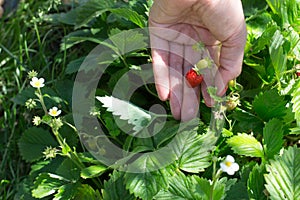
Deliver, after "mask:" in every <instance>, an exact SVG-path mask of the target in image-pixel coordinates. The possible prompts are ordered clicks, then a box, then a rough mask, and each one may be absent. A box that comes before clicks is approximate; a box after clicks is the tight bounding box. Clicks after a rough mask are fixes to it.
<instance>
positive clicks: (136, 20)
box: [110, 8, 146, 28]
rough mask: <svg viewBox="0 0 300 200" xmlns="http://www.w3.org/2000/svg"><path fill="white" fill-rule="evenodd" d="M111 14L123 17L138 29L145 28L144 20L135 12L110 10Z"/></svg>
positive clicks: (119, 9)
mask: <svg viewBox="0 0 300 200" xmlns="http://www.w3.org/2000/svg"><path fill="white" fill-rule="evenodd" d="M110 11H111V12H112V13H114V14H116V15H118V16H121V17H124V18H126V19H128V20H129V21H131V22H133V23H134V24H136V25H138V26H139V27H140V28H143V27H145V22H146V19H145V18H144V17H143V16H142V15H139V14H138V13H137V12H136V11H134V10H131V9H128V8H116V9H111V10H110Z"/></svg>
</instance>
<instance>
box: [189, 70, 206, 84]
mask: <svg viewBox="0 0 300 200" xmlns="http://www.w3.org/2000/svg"><path fill="white" fill-rule="evenodd" d="M185 78H186V80H187V81H188V82H189V84H190V85H189V86H190V87H192V88H194V87H197V86H198V85H200V84H201V82H202V81H203V76H202V75H201V74H198V73H197V72H196V71H195V70H194V69H190V70H189V71H188V72H187V73H186V75H185Z"/></svg>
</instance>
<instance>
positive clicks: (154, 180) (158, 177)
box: [125, 169, 168, 200]
mask: <svg viewBox="0 0 300 200" xmlns="http://www.w3.org/2000/svg"><path fill="white" fill-rule="evenodd" d="M166 176H167V175H166V171H165V170H164V169H162V170H157V171H152V172H145V173H126V174H125V183H126V189H128V190H129V191H130V193H132V194H134V195H135V196H136V197H139V198H141V199H144V200H151V199H153V197H154V196H155V195H156V194H157V193H158V192H159V191H160V190H161V189H162V188H166V187H167V184H168V182H167V177H166Z"/></svg>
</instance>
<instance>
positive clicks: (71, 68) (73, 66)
mask: <svg viewBox="0 0 300 200" xmlns="http://www.w3.org/2000/svg"><path fill="white" fill-rule="evenodd" d="M85 58H86V57H80V58H77V59H75V60H72V61H71V62H69V63H68V65H67V68H66V72H65V73H66V74H73V73H75V72H77V71H78V70H79V68H80V66H81V64H82V63H83V61H84V59H85Z"/></svg>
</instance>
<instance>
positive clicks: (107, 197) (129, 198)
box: [103, 170, 135, 200]
mask: <svg viewBox="0 0 300 200" xmlns="http://www.w3.org/2000/svg"><path fill="white" fill-rule="evenodd" d="M103 199H104V200H111V199H124V200H134V199H135V197H134V195H131V194H130V193H129V191H128V190H127V189H126V187H125V184H124V173H122V172H118V171H117V170H114V171H113V172H112V173H111V174H110V177H109V180H108V181H104V190H103Z"/></svg>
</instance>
